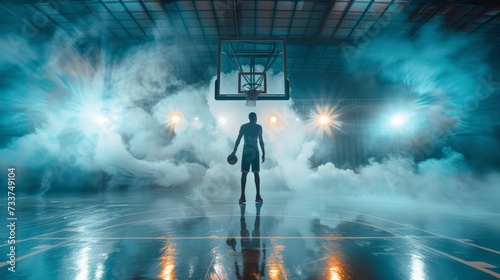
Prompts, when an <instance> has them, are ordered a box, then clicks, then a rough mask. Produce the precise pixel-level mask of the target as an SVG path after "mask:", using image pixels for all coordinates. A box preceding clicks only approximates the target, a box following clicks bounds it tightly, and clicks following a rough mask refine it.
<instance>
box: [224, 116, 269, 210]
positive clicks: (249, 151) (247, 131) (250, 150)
mask: <svg viewBox="0 0 500 280" xmlns="http://www.w3.org/2000/svg"><path fill="white" fill-rule="evenodd" d="M248 119H249V120H250V122H248V123H246V124H244V125H242V126H241V127H240V132H239V134H238V138H237V139H236V143H235V144H234V150H233V152H232V153H231V155H234V154H236V150H237V149H238V145H239V144H240V140H241V137H243V139H244V140H245V143H244V145H243V156H242V159H241V196H240V200H239V203H240V204H244V203H246V198H245V185H246V183H247V175H248V172H249V171H250V166H251V167H252V172H253V175H254V177H255V189H256V190H257V195H256V197H255V202H256V203H262V202H263V200H262V197H261V196H260V177H259V168H260V162H259V148H258V146H257V139H259V145H260V149H261V150H262V162H264V161H265V160H266V151H265V150H264V140H262V126H260V125H259V124H257V114H255V113H254V112H252V113H250V114H248Z"/></svg>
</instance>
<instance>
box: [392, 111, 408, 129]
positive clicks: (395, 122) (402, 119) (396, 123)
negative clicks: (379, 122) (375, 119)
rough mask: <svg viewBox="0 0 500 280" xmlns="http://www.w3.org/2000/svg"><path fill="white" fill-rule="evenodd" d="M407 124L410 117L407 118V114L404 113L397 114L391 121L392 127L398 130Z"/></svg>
mask: <svg viewBox="0 0 500 280" xmlns="http://www.w3.org/2000/svg"><path fill="white" fill-rule="evenodd" d="M407 122H408V117H407V116H406V114H403V113H398V114H395V115H393V116H392V117H391V119H390V123H391V125H392V126H393V127H396V128H398V127H402V126H403V125H405V124H406V123H407Z"/></svg>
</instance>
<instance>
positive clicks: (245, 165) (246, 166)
mask: <svg viewBox="0 0 500 280" xmlns="http://www.w3.org/2000/svg"><path fill="white" fill-rule="evenodd" d="M248 171H250V161H249V160H248V155H247V154H246V153H245V151H244V150H243V155H242V157H241V195H240V200H239V203H245V202H246V198H245V186H246V184H247V175H248Z"/></svg>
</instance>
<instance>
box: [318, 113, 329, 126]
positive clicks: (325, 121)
mask: <svg viewBox="0 0 500 280" xmlns="http://www.w3.org/2000/svg"><path fill="white" fill-rule="evenodd" d="M330 121H331V120H330V117H328V116H327V115H322V116H319V118H318V122H319V124H321V125H327V124H328V123H330Z"/></svg>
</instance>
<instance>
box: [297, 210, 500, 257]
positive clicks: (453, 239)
mask: <svg viewBox="0 0 500 280" xmlns="http://www.w3.org/2000/svg"><path fill="white" fill-rule="evenodd" d="M288 207H291V208H306V209H318V208H314V207H306V206H288ZM321 210H326V211H328V209H321ZM330 211H338V212H345V213H350V214H355V215H362V216H366V217H370V218H374V219H378V220H382V221H386V222H390V223H393V224H396V225H399V226H402V228H401V229H413V230H419V231H422V232H425V233H427V234H431V235H436V236H439V237H441V238H444V239H449V240H452V241H455V242H458V243H462V244H465V245H469V246H472V247H476V248H479V249H482V250H485V251H488V252H491V253H494V254H498V255H500V251H497V250H495V249H491V248H488V247H484V246H481V245H477V244H474V243H470V242H467V241H464V238H455V237H451V236H446V235H443V234H439V233H435V232H432V231H429V230H425V229H421V228H418V227H414V226H412V225H408V224H403V223H400V222H396V221H392V220H388V219H385V218H381V217H378V216H374V215H370V214H365V213H360V212H353V211H348V210H341V209H332V210H330ZM322 219H324V218H322ZM388 229H391V228H388Z"/></svg>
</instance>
